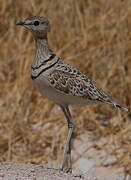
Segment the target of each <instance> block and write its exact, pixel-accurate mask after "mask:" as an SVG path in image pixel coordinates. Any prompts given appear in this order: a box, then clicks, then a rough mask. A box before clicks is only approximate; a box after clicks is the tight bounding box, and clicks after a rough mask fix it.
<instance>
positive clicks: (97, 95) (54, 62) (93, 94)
mask: <svg viewBox="0 0 131 180" xmlns="http://www.w3.org/2000/svg"><path fill="white" fill-rule="evenodd" d="M17 25H22V26H24V27H25V28H27V29H28V30H30V31H31V32H32V34H33V36H34V38H35V42H36V43H35V44H36V53H35V57H34V60H33V63H32V75H31V77H32V79H33V83H34V85H35V86H36V87H37V89H38V90H39V91H40V92H41V94H42V95H43V96H44V97H47V98H49V99H51V100H52V101H54V102H55V103H56V104H58V105H59V106H60V107H61V109H62V111H63V112H64V115H65V117H66V119H67V123H68V136H67V141H66V145H65V149H64V156H63V160H62V164H61V167H60V169H61V170H63V171H65V172H71V171H72V166H71V138H72V133H73V127H74V125H73V120H72V117H71V114H70V111H69V108H68V107H69V105H76V106H77V105H78V106H84V105H88V104H92V103H106V104H110V105H113V106H115V107H118V108H120V109H123V110H125V111H127V110H128V109H127V108H124V107H123V106H121V105H120V104H118V103H116V102H115V101H114V100H113V98H112V97H110V96H109V95H107V94H106V93H105V92H103V91H102V90H100V89H98V88H97V87H96V86H95V85H94V83H92V82H91V80H90V79H89V78H88V77H87V76H86V75H84V74H83V73H81V72H80V71H79V70H77V69H75V68H73V67H71V66H70V65H69V64H67V63H66V62H65V61H64V60H62V59H61V58H60V57H58V56H57V55H55V53H54V52H53V51H52V50H51V49H50V48H49V45H48V38H47V33H48V32H49V31H50V24H49V21H48V20H47V19H46V18H43V17H39V16H33V17H30V18H27V19H26V20H25V21H22V22H19V23H17Z"/></svg>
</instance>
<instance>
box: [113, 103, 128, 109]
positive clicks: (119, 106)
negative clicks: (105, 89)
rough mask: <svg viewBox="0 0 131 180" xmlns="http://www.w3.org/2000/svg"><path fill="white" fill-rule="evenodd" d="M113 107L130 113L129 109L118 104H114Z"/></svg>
mask: <svg viewBox="0 0 131 180" xmlns="http://www.w3.org/2000/svg"><path fill="white" fill-rule="evenodd" d="M113 106H115V107H117V108H119V109H122V110H124V111H128V110H129V109H128V108H126V107H123V106H122V105H120V104H117V103H116V102H113Z"/></svg>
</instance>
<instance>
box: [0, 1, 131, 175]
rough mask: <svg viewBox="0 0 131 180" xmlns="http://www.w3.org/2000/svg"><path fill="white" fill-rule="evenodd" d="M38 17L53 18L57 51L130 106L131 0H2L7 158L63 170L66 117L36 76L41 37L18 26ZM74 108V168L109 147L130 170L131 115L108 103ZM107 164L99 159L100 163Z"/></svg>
mask: <svg viewBox="0 0 131 180" xmlns="http://www.w3.org/2000/svg"><path fill="white" fill-rule="evenodd" d="M32 15H33V16H34V15H39V16H44V17H47V18H48V19H49V20H50V23H51V32H50V34H49V43H50V47H51V48H52V49H53V50H54V51H55V52H56V54H57V55H59V56H60V57H62V58H63V59H65V60H66V62H68V63H70V64H71V65H73V66H75V67H76V68H79V69H80V70H81V71H82V72H84V73H85V74H86V75H88V77H90V78H91V79H92V81H93V82H95V83H96V85H97V86H98V87H99V88H102V89H103V90H104V91H106V92H107V93H108V94H110V95H112V96H113V97H115V99H117V101H118V102H119V103H121V104H123V105H124V106H126V107H130V106H131V42H130V40H131V39H130V38H131V34H130V32H131V29H130V27H131V24H130V23H131V21H130V17H131V1H129V0H115V1H114V0H110V1H106V0H93V1H92V0H77V1H76V0H55V1H54V0H28V1H27V0H22V1H20V0H16V1H13V0H6V1H3V0H0V29H1V30H0V45H1V48H0V161H11V162H31V163H36V164H43V165H46V166H53V167H58V164H59V161H60V160H61V157H62V152H63V147H64V143H65V139H66V135H67V126H66V120H65V119H64V116H63V114H62V112H61V110H60V109H59V107H58V106H57V105H55V104H54V103H53V102H51V101H49V100H47V99H43V98H42V97H41V95H40V93H39V92H38V91H37V90H36V89H35V88H34V86H33V84H32V81H31V78H30V71H31V62H32V58H33V56H34V50H35V46H34V41H33V38H32V35H31V33H29V32H27V30H25V29H24V28H22V27H17V26H16V25H15V24H16V22H18V21H20V20H24V19H25V18H27V17H29V16H32ZM71 112H72V115H73V118H74V122H75V130H74V144H73V153H72V156H73V164H74V166H75V165H76V166H77V162H78V161H79V159H80V158H81V157H88V156H90V157H91V156H93V157H95V156H96V152H97V153H98V154H99V153H101V152H104V153H105V154H106V156H113V157H115V158H116V161H115V163H113V164H108V166H112V167H113V168H114V167H124V168H125V170H126V171H127V172H128V173H131V124H130V120H131V112H130V111H129V112H120V111H118V110H116V109H114V108H112V107H110V106H108V105H92V106H86V107H82V108H71ZM91 150H92V151H91ZM92 152H94V154H93V153H92ZM91 154H92V155H91ZM102 162H103V161H102V158H101V157H100V156H99V159H98V165H99V164H100V165H102ZM103 166H104V164H103Z"/></svg>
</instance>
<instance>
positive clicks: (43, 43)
mask: <svg viewBox="0 0 131 180" xmlns="http://www.w3.org/2000/svg"><path fill="white" fill-rule="evenodd" d="M51 53H52V51H51V49H50V48H49V45H48V39H47V37H45V38H42V39H41V38H38V39H36V57H37V58H38V59H39V58H41V59H47V58H48V57H49V56H50V55H51Z"/></svg>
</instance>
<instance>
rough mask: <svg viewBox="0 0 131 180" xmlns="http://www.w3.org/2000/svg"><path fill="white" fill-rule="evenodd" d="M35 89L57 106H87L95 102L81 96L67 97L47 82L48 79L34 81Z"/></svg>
mask: <svg viewBox="0 0 131 180" xmlns="http://www.w3.org/2000/svg"><path fill="white" fill-rule="evenodd" d="M33 83H34V85H35V87H36V88H37V89H38V90H39V92H40V93H41V94H42V96H43V97H46V98H48V99H50V100H52V101H54V102H55V103H56V104H59V105H74V106H84V105H87V104H92V103H93V102H92V101H90V100H88V99H84V98H82V97H79V96H71V95H67V94H65V93H63V92H60V91H58V90H57V89H55V88H54V87H51V86H50V85H49V83H48V81H47V80H46V78H37V79H35V80H33Z"/></svg>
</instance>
